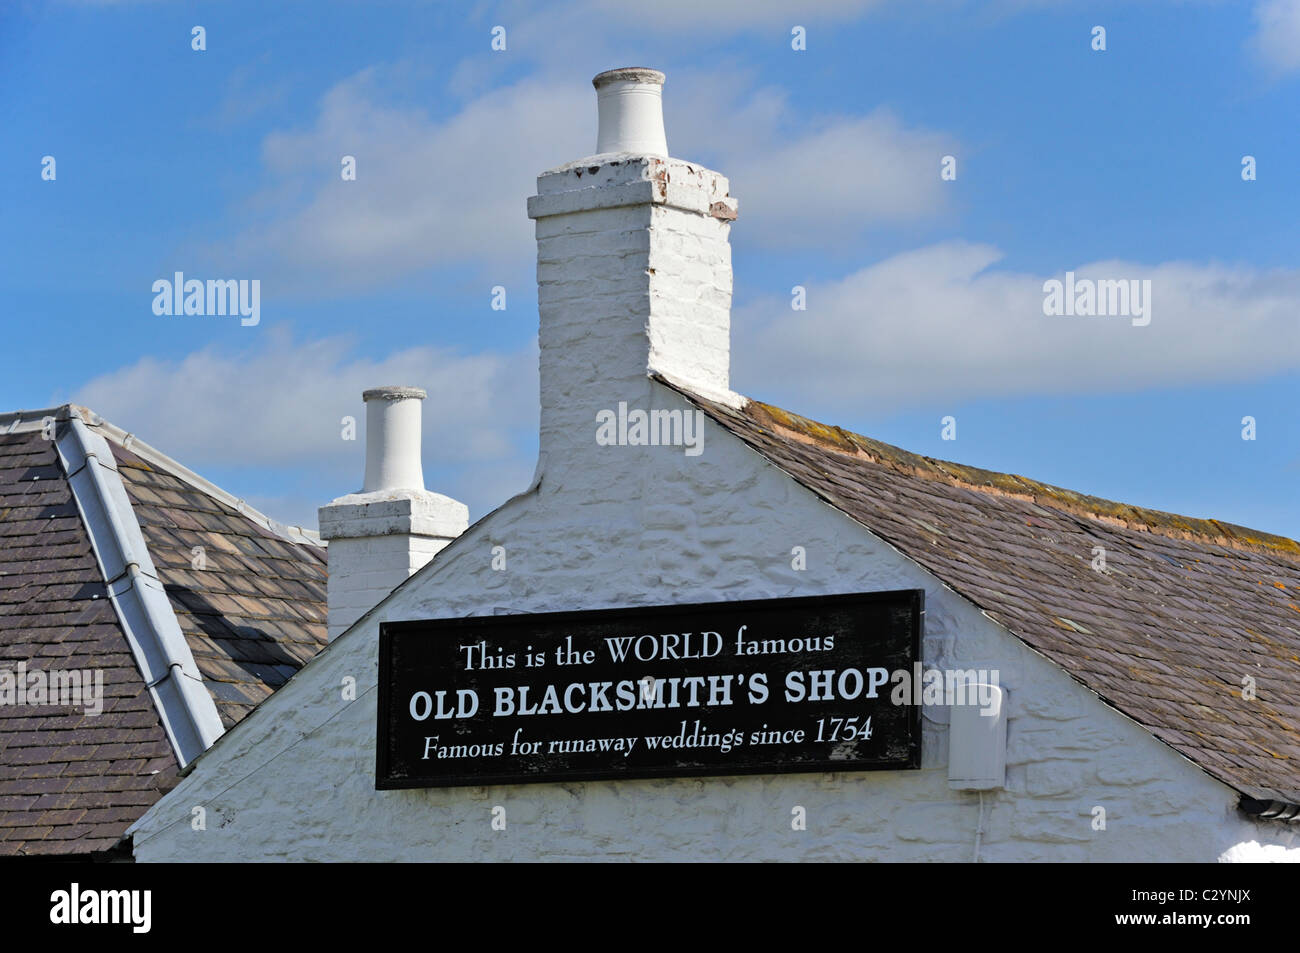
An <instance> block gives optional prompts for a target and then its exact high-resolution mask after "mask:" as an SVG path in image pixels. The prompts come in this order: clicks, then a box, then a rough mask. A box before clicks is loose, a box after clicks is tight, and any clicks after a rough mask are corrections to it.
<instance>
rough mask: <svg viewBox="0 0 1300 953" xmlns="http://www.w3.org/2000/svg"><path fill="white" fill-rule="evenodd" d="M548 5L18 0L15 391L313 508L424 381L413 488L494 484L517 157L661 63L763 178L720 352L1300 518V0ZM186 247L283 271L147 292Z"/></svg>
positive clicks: (10, 61) (507, 430) (507, 456)
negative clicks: (232, 283)
mask: <svg viewBox="0 0 1300 953" xmlns="http://www.w3.org/2000/svg"><path fill="white" fill-rule="evenodd" d="M539 6H541V5H535V4H513V3H483V4H449V3H397V2H392V3H384V2H377V3H366V4H362V3H352V2H340V3H327V2H317V3H312V4H265V3H239V2H230V3H220V4H203V3H199V4H193V3H189V4H183V5H182V4H179V3H169V2H165V0H159V2H126V0H123V2H99V3H92V2H51V3H24V2H17V3H9V4H8V5H5V6H0V90H3V92H0V128H3V130H4V134H3V148H2V149H0V209H3V214H2V215H0V229H2V230H3V240H4V251H5V254H4V255H3V256H0V287H2V288H3V290H4V293H5V297H6V303H7V319H6V321H5V328H4V331H5V333H4V343H3V345H2V346H0V347H2V349H0V409H4V410H17V409H20V408H38V407H46V406H50V405H53V404H56V403H61V402H64V401H67V400H77V401H79V402H85V403H88V404H89V405H90V406H91V407H93V408H94V409H95V410H97V411H98V412H99V413H101V414H103V415H104V416H106V417H107V418H108V419H110V420H112V421H113V422H114V423H116V424H118V425H119V426H122V427H124V428H126V429H127V430H131V431H134V432H135V433H137V434H138V435H139V436H140V437H141V438H142V439H144V440H146V441H148V442H149V443H151V444H153V445H154V446H156V447H158V448H159V449H160V450H162V451H164V452H165V453H168V454H170V455H172V456H174V457H175V458H177V459H179V460H180V461H181V462H182V463H185V464H186V465H188V466H190V467H192V468H194V469H196V470H198V471H199V472H201V473H203V474H204V475H205V476H207V477H209V478H210V479H212V480H214V481H215V482H217V483H219V484H220V485H222V486H224V487H226V488H227V489H229V490H230V491H231V492H234V493H236V494H239V495H241V496H244V497H246V498H248V499H249V500H250V501H251V502H253V503H254V504H255V505H258V506H260V507H261V508H262V509H264V510H265V511H266V512H268V513H269V514H270V515H271V516H273V517H276V518H278V519H282V520H286V521H289V522H301V523H303V524H304V525H308V526H314V524H315V515H314V514H315V508H316V506H318V505H320V504H322V503H325V502H328V501H329V500H330V499H332V498H333V497H335V496H338V495H341V494H343V493H346V492H349V491H352V490H355V489H357V487H358V486H359V484H360V479H361V470H362V453H363V450H362V444H361V443H360V441H358V442H356V443H347V442H344V441H342V440H340V437H339V432H340V427H339V421H340V418H341V417H343V416H344V415H347V414H353V415H356V416H358V417H359V418H360V417H361V416H362V413H361V402H360V391H361V390H362V389H363V388H364V387H367V386H373V385H377V384H387V383H409V384H419V385H421V386H425V387H426V388H428V390H429V391H430V399H429V400H428V401H427V402H426V405H425V411H426V413H425V416H426V434H425V476H426V483H427V484H428V486H429V488H430V489H435V490H439V491H441V492H445V493H448V494H449V495H452V496H455V497H457V498H459V499H462V500H464V501H465V502H467V503H468V504H469V505H470V508H471V515H472V516H473V517H477V516H480V515H482V514H483V513H484V512H486V511H487V510H489V509H491V508H492V507H494V506H496V505H498V504H499V503H500V502H502V501H504V500H505V499H506V498H507V497H508V496H509V495H511V494H512V493H514V492H517V491H519V490H521V489H522V488H523V487H524V486H525V485H526V483H527V481H528V478H529V476H530V475H531V473H532V469H533V464H534V458H535V453H536V425H537V419H536V406H537V397H536V387H537V377H536V351H535V348H536V330H537V328H536V326H537V310H536V294H535V288H534V268H535V259H534V254H535V251H534V247H533V242H532V223H531V222H530V221H529V220H528V219H527V217H526V214H525V202H526V199H527V196H528V195H530V194H532V191H533V189H534V177H535V176H536V174H537V173H539V172H541V171H543V170H545V169H547V168H550V167H553V166H555V165H558V164H560V163H562V162H565V161H568V160H570V159H575V158H579V157H581V156H584V155H587V154H589V153H590V152H592V151H593V148H594V144H595V96H594V93H593V91H592V89H591V86H590V79H591V77H592V76H593V75H594V74H595V73H597V72H599V71H601V70H603V69H607V68H611V67H614V66H623V65H648V66H653V67H656V68H659V69H662V70H664V71H665V72H666V73H667V75H668V83H667V85H666V87H665V91H664V108H665V120H666V125H667V131H668V142H669V148H670V151H671V152H672V153H673V154H674V155H676V156H680V157H682V158H687V159H693V160H697V161H701V162H704V163H706V164H708V165H710V166H711V167H712V168H715V169H718V170H719V171H721V172H723V173H724V174H727V175H729V176H730V179H731V184H732V194H733V195H735V196H737V198H738V199H739V202H740V218H739V220H738V222H737V223H736V225H735V227H734V228H733V230H732V247H733V261H734V268H735V299H734V303H733V366H732V377H733V386H734V387H735V388H736V389H737V390H739V391H740V392H742V393H745V394H748V395H750V396H753V397H756V398H759V399H762V400H766V401H769V402H773V403H777V404H781V405H782V406H785V407H788V408H790V409H793V410H796V411H798V412H800V413H803V414H805V415H807V416H812V417H816V418H818V419H822V420H825V421H828V422H832V423H837V424H840V425H842V426H845V427H849V428H851V429H854V430H858V431H860V432H863V433H866V434H869V435H871V436H873V437H876V438H878V439H881V440H885V441H887V442H890V443H894V444H897V445H899V446H902V447H905V448H907V449H909V450H913V451H916V452H920V453H926V454H930V455H933V456H938V457H942V458H947V459H954V460H959V461H961V462H964V463H969V464H974V465H978V466H983V467H987V468H990V469H996V470H1004V471H1011V472H1016V473H1022V474H1025V475H1028V476H1031V477H1034V478H1036V479H1040V480H1043V481H1046V482H1051V483H1056V484H1059V485H1063V486H1066V487H1070V488H1072V489H1077V490H1081V491H1084V492H1088V493H1093V494H1095V495H1099V496H1106V497H1110V498H1113V499H1119V500H1123V501H1126V502H1131V503H1136V504H1141V505H1145V506H1150V507H1154V508H1158V509H1166V510H1171V511H1174V512H1180V513H1186V514H1189V515H1193V516H1203V517H1214V518H1218V519H1224V520H1228V521H1231V522H1236V523H1241V524H1244V525H1247V526H1253V527H1256V528H1259V529H1264V530H1267V531H1271V532H1277V533H1282V534H1284V535H1289V536H1292V537H1300V502H1297V498H1298V495H1297V493H1296V492H1295V487H1296V484H1297V482H1298V481H1300V401H1298V400H1297V397H1298V396H1300V386H1298V385H1300V187H1298V185H1297V175H1298V174H1300V122H1298V121H1297V118H1298V117H1300V0H1267V2H1261V3H1247V2H1242V3H1210V2H1206V3H1195V2H1177V3H1176V2H1169V3H1162V2H1150V3H1141V4H1134V3H1092V4H1083V3H1051V2H1041V3H1009V2H1006V3H999V2H994V3H975V2H969V3H957V2H941V0H935V2H912V3H902V2H898V3H894V2H864V0H856V2H852V0H850V2H837V0H812V2H808V3H803V4H775V3H762V2H751V3H741V2H738V0H718V2H715V3H707V2H693V3H686V2H682V0H667V2H661V3H658V4H656V5H655V7H654V15H653V16H650V15H649V14H648V13H647V12H646V9H645V8H644V7H642V6H640V5H635V4H619V3H614V2H612V0H568V2H563V0H562V2H559V3H555V4H548V5H545V9H544V10H539V9H537V8H538V7H539ZM195 25H202V26H203V27H204V29H205V30H206V46H207V49H206V50H203V51H195V50H193V49H191V28H192V27H193V26H195ZM497 25H501V26H504V27H505V29H506V39H507V49H506V50H505V51H501V52H497V51H493V50H492V49H491V39H492V37H491V30H492V28H493V27H494V26H497ZM795 25H801V26H804V27H805V28H806V30H807V49H806V50H803V51H794V50H792V49H791V43H790V39H791V34H790V31H791V28H792V27H793V26H795ZM1097 25H1101V26H1104V27H1105V30H1106V49H1105V51H1096V50H1094V49H1092V30H1093V27H1094V26H1097ZM345 154H350V155H354V156H355V157H356V159H357V180H356V181H355V182H343V181H342V180H341V179H340V176H339V167H340V157H341V156H343V155H345ZM47 155H48V156H53V157H54V158H55V161H56V178H55V179H54V180H53V181H47V180H43V179H42V177H41V168H42V165H41V163H42V158H43V157H44V156H47ZM944 155H952V156H954V157H955V158H956V160H957V178H956V179H955V180H954V181H942V180H941V179H940V176H939V166H940V159H941V157H942V156H944ZM1247 155H1250V156H1254V157H1255V160H1256V164H1257V170H1258V175H1257V179H1256V180H1254V181H1243V179H1242V176H1241V168H1242V165H1241V163H1242V157H1243V156H1247ZM1067 270H1073V271H1075V272H1077V273H1079V274H1080V275H1093V276H1095V277H1097V278H1114V279H1119V278H1123V279H1150V280H1151V281H1152V288H1153V292H1152V310H1151V319H1152V320H1151V323H1150V324H1149V325H1147V326H1145V327H1138V326H1133V325H1132V324H1131V323H1130V321H1129V320H1128V319H1127V318H1123V317H1113V316H1112V317H1104V316H1092V317H1064V316H1051V317H1049V316H1045V315H1044V314H1043V313H1042V308H1041V304H1042V298H1043V293H1042V284H1043V282H1044V281H1045V280H1047V279H1050V278H1053V277H1058V278H1059V277H1061V276H1062V275H1063V273H1064V272H1066V271H1067ZM175 271H182V272H184V273H185V274H186V275H187V276H191V277H200V278H211V277H221V278H257V279H259V280H260V281H261V288H262V299H261V322H260V324H258V325H257V326H256V327H241V326H240V323H239V321H238V320H237V319H230V318H221V317H216V318H211V317H197V316H190V317H183V316H182V317H176V316H171V317H166V316H163V317H160V316H157V315H155V314H154V313H153V310H152V307H151V305H152V301H153V293H152V290H151V288H152V283H153V282H154V281H155V280H156V279H159V278H170V277H171V275H172V274H173V272H175ZM496 285H501V286H504V287H505V288H506V289H507V303H508V307H507V308H506V310H505V311H493V310H492V309H491V308H490V306H489V304H490V298H491V288H492V287H493V286H496ZM795 285H800V286H803V287H805V288H806V289H807V298H808V308H807V310H806V311H792V310H791V308H790V297H791V288H792V287H793V286H795ZM949 415H951V416H953V417H954V418H955V419H956V421H957V439H956V440H955V441H945V440H943V439H941V423H940V418H942V417H944V416H949ZM1245 416H1251V417H1254V418H1255V419H1256V421H1257V439H1255V440H1253V441H1247V440H1243V439H1241V432H1242V418H1243V417H1245Z"/></svg>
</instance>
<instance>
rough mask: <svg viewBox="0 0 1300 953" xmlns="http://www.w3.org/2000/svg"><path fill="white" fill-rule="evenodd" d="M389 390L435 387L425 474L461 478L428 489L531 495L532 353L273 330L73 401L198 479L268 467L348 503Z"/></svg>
mask: <svg viewBox="0 0 1300 953" xmlns="http://www.w3.org/2000/svg"><path fill="white" fill-rule="evenodd" d="M388 384H409V385H414V386H418V387H423V388H424V389H425V390H427V391H428V393H429V396H428V398H427V399H426V400H425V402H424V415H423V420H424V434H423V440H424V445H423V449H424V460H425V466H426V469H427V470H431V469H432V468H435V467H438V468H443V469H444V470H445V471H446V472H448V473H450V474H452V479H453V480H454V484H455V485H454V486H443V485H434V484H433V483H432V482H430V489H435V490H438V491H439V492H444V493H449V494H452V495H455V491H456V490H457V488H460V489H465V488H477V490H475V491H474V496H475V499H474V500H473V501H471V500H469V499H465V502H466V503H469V504H470V505H471V506H472V507H476V508H477V509H479V510H481V509H483V508H487V507H491V506H495V505H498V504H500V503H501V502H504V500H505V498H506V495H508V493H506V489H507V487H506V484H509V486H511V487H513V490H510V492H518V491H519V490H521V489H523V487H524V486H525V485H526V483H527V477H528V475H529V474H531V472H532V467H533V464H534V462H535V461H534V460H533V459H532V456H531V454H529V455H528V457H529V458H528V459H527V460H525V459H523V455H521V454H520V453H519V451H518V450H517V448H516V440H517V439H518V438H519V437H520V436H521V435H522V436H524V437H531V435H532V433H534V432H535V430H536V426H537V356H536V352H535V349H534V348H531V347H530V348H527V349H525V350H523V351H521V352H519V353H515V354H497V353H482V354H471V355H463V354H457V353H454V352H451V351H447V350H440V349H436V348H428V347H417V348H404V349H402V350H400V351H396V352H394V353H392V354H389V355H387V356H385V357H382V358H378V359H373V358H367V357H361V356H358V355H356V354H355V353H354V352H353V350H352V347H351V345H350V343H349V342H347V341H345V340H342V339H338V338H332V339H325V340H319V341H310V342H305V343H301V344H298V343H295V342H293V341H292V340H290V339H289V337H288V336H287V335H285V334H282V333H273V334H271V335H269V336H268V337H267V338H266V339H265V341H264V343H262V344H260V345H258V346H255V347H253V348H251V349H250V350H249V351H247V352H246V353H239V354H233V353H220V352H218V351H216V350H213V349H207V350H202V351H198V352H196V353H193V354H190V355H188V356H187V357H185V358H183V359H181V360H178V361H163V360H157V359H155V358H149V357H146V358H142V359H141V360H139V361H138V362H136V363H135V364H133V365H130V366H128V367H124V368H121V369H119V370H116V371H112V372H110V373H108V374H105V375H103V376H101V377H98V378H96V379H94V380H92V381H90V382H89V383H87V384H86V385H85V386H83V387H82V388H80V390H78V391H77V392H76V394H75V396H74V397H73V400H74V401H76V402H77V403H80V404H84V405H86V406H88V407H90V408H91V409H93V410H94V411H95V412H96V413H99V414H100V415H102V416H103V417H105V418H107V419H108V420H110V421H112V422H113V423H115V424H117V425H118V426H120V427H123V428H124V429H127V430H130V431H132V432H133V433H135V434H136V435H137V436H139V438H140V439H141V440H143V441H145V442H146V443H149V444H151V445H152V446H154V447H156V448H157V449H159V450H160V451H162V452H163V453H165V454H167V455H168V456H170V457H172V458H173V459H176V460H178V461H179V462H181V463H182V464H184V465H185V466H188V467H190V468H191V469H193V470H195V471H197V472H199V473H204V471H205V470H206V469H211V468H221V469H223V470H227V471H228V470H230V469H234V468H240V467H257V468H264V469H263V471H262V472H261V473H260V474H259V476H258V483H259V485H261V486H264V487H265V486H267V485H268V482H267V475H268V471H278V472H279V473H280V474H281V476H283V477H285V478H286V479H288V480H289V481H290V482H301V481H302V480H303V478H305V477H308V476H311V477H323V478H324V479H323V482H324V483H326V484H328V485H329V486H330V487H331V489H330V490H329V491H328V492H329V493H331V494H332V495H341V494H343V493H346V492H351V491H354V490H356V489H357V488H358V487H359V486H360V484H361V478H362V474H363V471H364V460H365V409H364V404H363V403H362V401H361V392H362V391H363V390H365V389H367V388H369V387H376V386H382V385H388ZM345 416H352V417H354V418H356V423H357V434H356V440H355V441H345V440H343V439H342V436H341V433H342V423H341V421H342V419H343V417H345ZM520 480H522V481H523V482H519V481H520ZM484 488H488V489H491V490H492V491H493V492H494V493H495V492H501V493H504V494H505V495H501V496H499V497H497V496H492V495H489V494H486V493H485V492H483V491H484ZM227 489H231V491H232V492H235V490H234V489H233V488H230V487H227ZM327 501H328V497H327V498H325V499H311V500H295V501H292V508H293V509H294V511H295V512H298V513H301V512H312V511H314V510H313V508H314V507H315V506H319V505H321V504H322V503H325V502H327ZM270 515H272V516H275V517H276V518H277V519H285V517H283V516H280V515H279V514H278V513H277V512H275V511H271V512H270ZM308 525H311V524H308Z"/></svg>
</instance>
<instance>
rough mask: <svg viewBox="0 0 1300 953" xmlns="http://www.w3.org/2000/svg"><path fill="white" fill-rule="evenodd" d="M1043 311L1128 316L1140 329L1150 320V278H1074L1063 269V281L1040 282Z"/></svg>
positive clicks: (1086, 315)
mask: <svg viewBox="0 0 1300 953" xmlns="http://www.w3.org/2000/svg"><path fill="white" fill-rule="evenodd" d="M1043 314H1045V315H1048V316H1049V317H1050V316H1054V315H1067V316H1074V315H1079V316H1081V317H1122V318H1131V319H1132V323H1133V326H1134V327H1138V328H1143V327H1146V326H1147V325H1148V324H1150V323H1151V279H1150V278H1142V279H1140V280H1139V279H1137V278H1117V279H1110V278H1102V279H1098V280H1093V279H1092V278H1078V279H1076V278H1075V277H1074V272H1072V271H1067V272H1066V273H1065V281H1061V280H1060V279H1057V278H1049V279H1048V280H1047V281H1044V282H1043Z"/></svg>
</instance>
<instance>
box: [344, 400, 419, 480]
mask: <svg viewBox="0 0 1300 953" xmlns="http://www.w3.org/2000/svg"><path fill="white" fill-rule="evenodd" d="M427 396H429V395H428V394H427V393H426V392H425V391H423V390H421V389H420V388H419V387H375V388H371V389H370V390H367V391H364V392H363V393H362V395H361V399H362V400H364V401H365V403H366V479H365V485H364V486H363V487H362V488H361V492H362V493H375V492H378V491H382V490H423V489H424V469H423V467H422V466H421V464H420V401H422V400H424V398H425V397H427Z"/></svg>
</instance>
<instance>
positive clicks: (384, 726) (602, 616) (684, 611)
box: [375, 589, 925, 791]
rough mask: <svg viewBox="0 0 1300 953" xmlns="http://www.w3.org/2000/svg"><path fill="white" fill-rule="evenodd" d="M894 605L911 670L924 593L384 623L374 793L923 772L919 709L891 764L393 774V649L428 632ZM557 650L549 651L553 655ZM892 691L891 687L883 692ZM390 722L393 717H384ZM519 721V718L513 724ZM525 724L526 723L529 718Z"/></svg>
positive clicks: (480, 632)
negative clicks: (902, 611) (903, 611)
mask: <svg viewBox="0 0 1300 953" xmlns="http://www.w3.org/2000/svg"><path fill="white" fill-rule="evenodd" d="M886 602H894V603H901V604H904V605H905V606H906V608H907V610H908V611H909V612H910V625H909V626H908V629H909V631H908V633H907V639H908V646H907V647H908V651H909V654H910V663H909V664H919V663H921V662H922V657H921V649H922V644H923V636H924V627H925V591H924V590H922V589H895V590H887V591H878V592H859V593H842V594H834V595H824V596H793V597H785V598H775V599H746V600H733V601H720V602H700V603H677V604H669V605H654V606H626V607H617V608H611V609H591V610H565V611H560V612H539V613H509V614H504V615H482V616H462V617H459V618H439V619H419V620H404V621H395V622H381V623H380V626H379V660H378V661H379V679H378V691H377V696H378V697H377V708H376V721H377V737H376V747H375V789H376V790H379V791H388V790H408V789H418V788H443V787H466V786H476V787H484V786H495V785H512V784H544V783H550V784H562V783H566V782H570V781H600V780H637V779H652V778H676V777H681V778H686V777H732V776H741V775H753V774H810V773H816V774H820V773H828V772H833V773H841V772H856V771H900V770H914V769H918V768H920V767H921V705H920V704H919V702H918V703H915V704H909V705H906V706H900V707H904V708H905V714H906V719H905V724H906V734H907V756H906V757H905V758H900V759H895V760H892V761H889V762H888V763H881V762H880V761H876V760H872V761H854V760H835V761H825V762H815V763H812V762H795V763H766V764H762V765H735V766H731V765H707V766H681V765H667V766H664V767H661V768H654V767H645V768H636V769H627V770H613V769H609V768H605V769H592V770H573V769H564V770H563V771H562V772H556V773H553V774H552V773H548V774H532V773H518V772H510V773H498V774H453V775H443V776H440V777H437V778H426V777H394V776H393V774H392V762H391V759H390V754H391V751H392V741H393V732H392V731H391V725H392V718H391V704H392V701H393V699H392V691H393V686H392V679H391V675H392V665H393V648H394V647H393V643H394V640H395V639H397V638H401V637H402V636H404V635H407V634H408V633H418V632H422V633H424V634H425V636H426V637H429V638H444V637H445V638H450V637H451V636H452V635H453V634H456V635H457V636H459V637H461V638H464V637H471V638H484V637H488V636H491V635H492V633H493V632H494V631H496V630H498V629H500V628H503V627H504V628H510V627H519V626H521V625H523V624H526V623H527V622H529V621H532V622H535V623H536V624H537V625H539V626H544V625H556V624H562V623H568V622H581V623H599V622H604V621H615V620H618V619H620V618H626V619H629V620H632V619H635V620H638V621H641V620H645V621H646V622H649V621H650V620H666V619H671V618H673V617H676V616H691V615H697V616H698V615H699V614H701V613H702V612H710V611H712V612H717V611H727V612H734V613H744V612H758V611H762V610H763V609H799V608H804V607H807V608H813V607H835V606H849V605H853V604H863V605H871V604H876V603H886ZM552 647H553V646H548V651H549V649H550V648H552ZM888 687H889V686H888V684H886V686H885V688H886V689H887V688H888ZM386 716H387V717H386ZM515 717H518V716H515ZM525 717H527V716H525Z"/></svg>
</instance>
